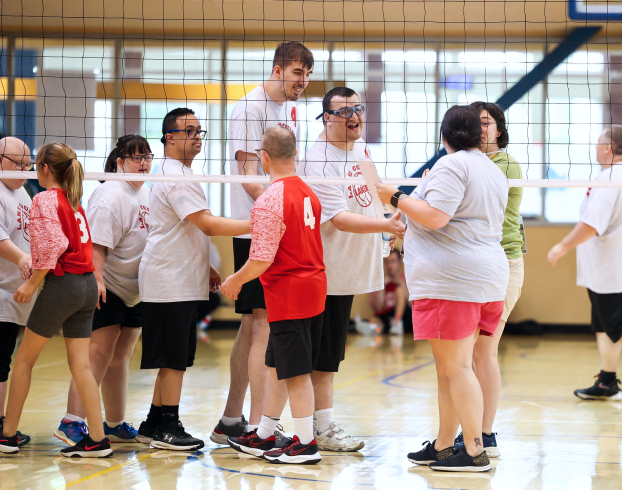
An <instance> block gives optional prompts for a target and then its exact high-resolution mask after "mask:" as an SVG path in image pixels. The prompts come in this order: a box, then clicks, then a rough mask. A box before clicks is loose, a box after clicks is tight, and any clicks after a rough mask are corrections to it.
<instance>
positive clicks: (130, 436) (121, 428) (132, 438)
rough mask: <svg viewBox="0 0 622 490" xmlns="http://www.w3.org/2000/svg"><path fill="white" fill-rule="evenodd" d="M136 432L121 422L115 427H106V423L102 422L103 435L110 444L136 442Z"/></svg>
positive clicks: (131, 426)
mask: <svg viewBox="0 0 622 490" xmlns="http://www.w3.org/2000/svg"><path fill="white" fill-rule="evenodd" d="M137 434H138V430H136V429H135V428H134V426H133V425H132V424H128V423H127V422H123V423H122V424H120V425H117V426H116V427H112V428H110V427H108V423H107V422H104V435H105V436H106V437H107V438H108V439H110V442H138V441H137V440H136V435H137Z"/></svg>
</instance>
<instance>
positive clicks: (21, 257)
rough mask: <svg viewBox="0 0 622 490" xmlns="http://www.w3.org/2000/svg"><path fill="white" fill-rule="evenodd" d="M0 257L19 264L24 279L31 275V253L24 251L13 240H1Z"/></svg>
mask: <svg viewBox="0 0 622 490" xmlns="http://www.w3.org/2000/svg"><path fill="white" fill-rule="evenodd" d="M0 258H3V259H4V260H8V261H9V262H12V263H13V264H15V265H17V266H18V267H19V271H20V272H21V274H22V279H24V280H27V279H28V278H29V277H30V269H31V268H32V261H31V259H30V254H27V253H24V252H23V251H22V249H20V248H19V247H18V246H17V245H15V244H14V243H13V242H12V241H11V240H8V239H6V240H2V241H0Z"/></svg>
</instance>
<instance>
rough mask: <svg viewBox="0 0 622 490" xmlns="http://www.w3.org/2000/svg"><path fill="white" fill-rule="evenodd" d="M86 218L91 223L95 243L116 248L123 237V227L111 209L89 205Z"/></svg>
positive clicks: (92, 238)
mask: <svg viewBox="0 0 622 490" xmlns="http://www.w3.org/2000/svg"><path fill="white" fill-rule="evenodd" d="M86 220H87V221H88V223H89V229H90V232H91V241H92V242H93V243H95V244H97V245H101V246H103V247H108V248H109V249H114V248H116V246H117V245H118V244H119V242H120V241H121V238H122V237H123V227H122V226H121V224H120V223H119V222H118V221H117V219H116V218H115V216H114V214H113V213H112V211H111V210H110V209H108V208H105V207H103V206H98V207H96V208H91V207H89V212H88V216H87V217H86Z"/></svg>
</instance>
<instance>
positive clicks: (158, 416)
mask: <svg viewBox="0 0 622 490" xmlns="http://www.w3.org/2000/svg"><path fill="white" fill-rule="evenodd" d="M160 422H162V407H156V406H155V405H154V404H153V403H152V404H151V408H150V409H149V413H148V414H147V425H148V426H149V427H157V426H158V425H160Z"/></svg>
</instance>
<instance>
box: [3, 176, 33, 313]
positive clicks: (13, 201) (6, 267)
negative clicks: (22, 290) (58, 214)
mask: <svg viewBox="0 0 622 490" xmlns="http://www.w3.org/2000/svg"><path fill="white" fill-rule="evenodd" d="M31 205H32V200H31V199H30V196H29V195H28V193H27V192H26V189H24V188H23V187H20V188H19V189H17V190H16V191H12V190H10V189H9V188H8V187H7V186H5V185H4V184H3V183H2V182H0V241H2V240H11V241H12V242H13V244H14V245H16V246H17V247H18V248H19V249H20V250H21V251H23V252H25V253H27V254H29V253H30V206H31ZM22 284H24V280H23V279H22V275H21V273H20V272H19V268H18V267H17V265H15V264H13V263H12V262H9V261H8V260H4V259H0V322H9V323H17V324H18V325H26V320H28V316H29V315H30V310H32V307H33V305H34V304H35V297H36V296H35V297H33V298H32V299H31V300H30V303H26V304H22V303H16V302H15V300H14V299H13V295H14V294H15V291H17V288H19V287H20V286H21V285H22Z"/></svg>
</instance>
